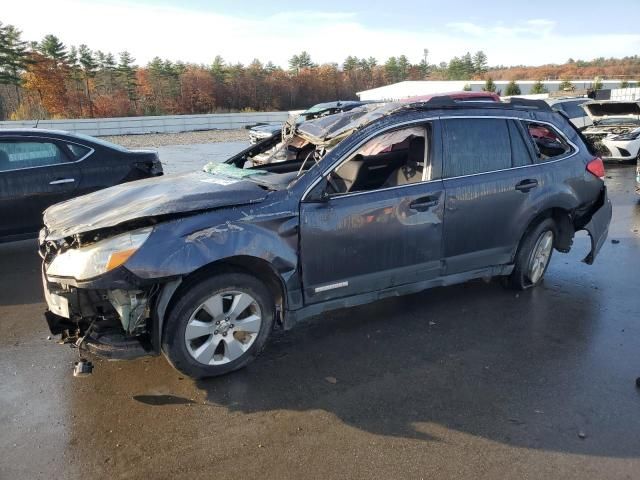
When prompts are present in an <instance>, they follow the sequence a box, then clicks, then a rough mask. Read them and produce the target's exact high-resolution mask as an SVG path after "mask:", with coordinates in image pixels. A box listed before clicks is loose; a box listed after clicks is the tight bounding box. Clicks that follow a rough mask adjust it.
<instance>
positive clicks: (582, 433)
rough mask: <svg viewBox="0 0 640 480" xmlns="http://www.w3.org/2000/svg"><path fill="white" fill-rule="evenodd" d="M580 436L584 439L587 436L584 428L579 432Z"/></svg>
mask: <svg viewBox="0 0 640 480" xmlns="http://www.w3.org/2000/svg"><path fill="white" fill-rule="evenodd" d="M578 437H579V438H581V439H582V440H584V439H585V438H587V434H586V433H584V432H583V431H582V430H580V431H579V432H578Z"/></svg>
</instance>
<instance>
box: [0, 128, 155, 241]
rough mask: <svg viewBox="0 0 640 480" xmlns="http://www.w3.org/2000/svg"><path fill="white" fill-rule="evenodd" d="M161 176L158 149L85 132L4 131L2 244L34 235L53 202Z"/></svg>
mask: <svg viewBox="0 0 640 480" xmlns="http://www.w3.org/2000/svg"><path fill="white" fill-rule="evenodd" d="M157 175H162V165H161V164H160V160H159V159H158V155H157V154H156V152H153V151H150V150H146V151H143V150H138V151H132V150H128V149H126V148H124V147H121V146H119V145H115V144H113V143H109V142H106V141H104V140H100V139H98V138H93V137H89V136H86V135H81V134H74V133H69V132H62V131H56V130H43V129H35V128H34V129H3V130H0V219H1V220H0V242H7V241H12V240H19V239H23V238H29V237H35V236H37V232H38V230H39V229H40V227H41V226H42V212H43V211H44V210H45V209H46V208H47V207H49V206H50V205H53V204H54V203H58V202H62V201H64V200H68V199H70V198H73V197H77V196H79V195H84V194H86V193H89V192H93V191H95V190H99V189H101V188H106V187H110V186H113V185H117V184H119V183H124V182H129V181H131V180H138V179H141V178H147V177H153V176H157Z"/></svg>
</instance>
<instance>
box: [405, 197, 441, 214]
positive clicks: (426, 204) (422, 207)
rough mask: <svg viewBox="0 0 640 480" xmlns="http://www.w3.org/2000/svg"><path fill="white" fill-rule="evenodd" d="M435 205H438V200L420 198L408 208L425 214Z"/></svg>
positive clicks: (434, 198)
mask: <svg viewBox="0 0 640 480" xmlns="http://www.w3.org/2000/svg"><path fill="white" fill-rule="evenodd" d="M436 205H438V199H437V198H436V197H422V198H418V199H416V200H414V201H413V202H411V203H410V204H409V208H410V209H412V210H417V211H419V212H425V211H427V210H429V209H430V208H431V207H435V206H436Z"/></svg>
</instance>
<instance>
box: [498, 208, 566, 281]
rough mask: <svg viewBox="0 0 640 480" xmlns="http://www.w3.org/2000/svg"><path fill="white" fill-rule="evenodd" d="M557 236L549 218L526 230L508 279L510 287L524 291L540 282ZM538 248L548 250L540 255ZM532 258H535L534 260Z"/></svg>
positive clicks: (552, 222) (554, 226) (554, 225)
mask: <svg viewBox="0 0 640 480" xmlns="http://www.w3.org/2000/svg"><path fill="white" fill-rule="evenodd" d="M557 236H558V234H557V228H556V224H555V222H554V221H553V220H552V219H551V218H546V219H544V220H542V221H540V222H538V223H536V224H534V225H533V226H532V227H531V228H529V230H527V233H525V235H524V237H523V238H522V240H521V242H520V246H519V247H518V252H517V253H516V258H515V262H514V263H515V266H514V269H513V272H512V273H511V275H510V276H509V278H508V284H509V286H510V287H512V288H515V289H517V290H525V289H527V288H532V287H535V286H537V285H539V284H540V283H541V282H542V280H543V279H544V274H545V273H546V271H547V268H548V267H549V263H551V256H552V254H553V245H554V243H555V240H556V238H557ZM541 242H543V243H541ZM549 242H550V244H549ZM549 245H550V248H549ZM539 248H543V249H544V252H547V250H548V254H547V255H546V256H544V255H542V252H541V251H540V250H539ZM534 256H537V258H536V259H534Z"/></svg>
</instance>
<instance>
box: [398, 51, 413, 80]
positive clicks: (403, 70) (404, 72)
mask: <svg viewBox="0 0 640 480" xmlns="http://www.w3.org/2000/svg"><path fill="white" fill-rule="evenodd" d="M410 68H411V63H409V59H408V58H407V56H406V55H400V56H399V57H398V81H400V82H402V81H404V80H406V79H407V76H408V75H409V69H410Z"/></svg>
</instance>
